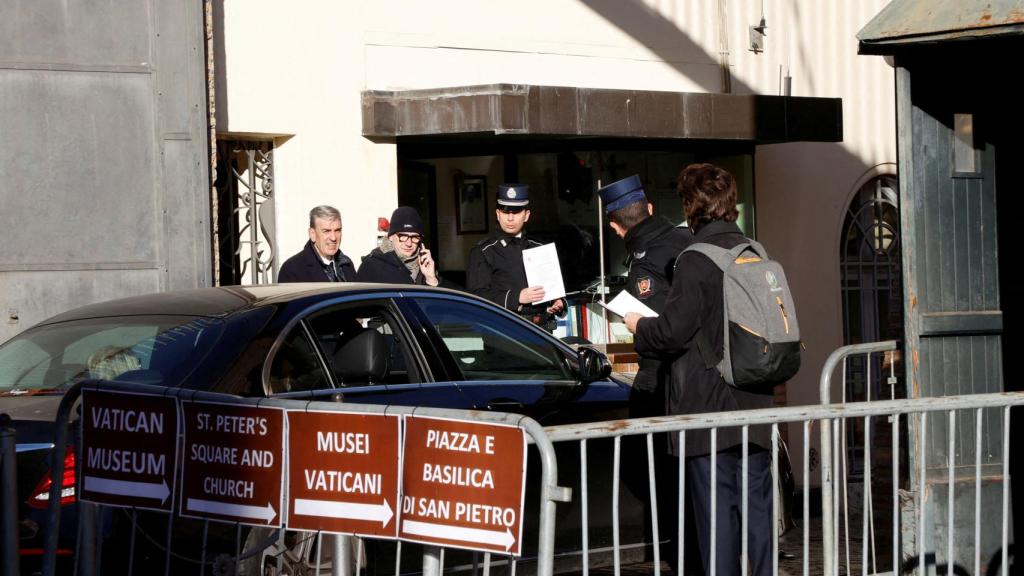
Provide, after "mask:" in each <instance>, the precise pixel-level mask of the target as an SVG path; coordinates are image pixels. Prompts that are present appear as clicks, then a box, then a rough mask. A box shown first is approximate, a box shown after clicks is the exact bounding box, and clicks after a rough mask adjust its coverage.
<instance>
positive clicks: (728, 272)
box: [625, 164, 800, 576]
mask: <svg viewBox="0 0 1024 576" xmlns="http://www.w3.org/2000/svg"><path fill="white" fill-rule="evenodd" d="M678 190H679V193H680V196H681V197H682V202H683V213H684V216H685V217H686V220H687V223H688V225H689V227H690V230H691V231H692V233H693V234H694V241H695V243H694V244H693V245H691V246H690V247H689V248H687V249H686V250H684V251H683V253H682V254H680V255H679V257H678V258H677V259H676V263H675V267H676V269H677V270H685V273H677V274H675V275H674V276H673V279H672V286H671V288H670V290H669V294H668V298H667V300H666V302H665V306H664V309H663V312H662V314H661V315H659V316H658V317H655V318H643V317H641V316H640V315H639V314H635V313H629V314H627V316H626V318H625V323H626V327H627V328H628V329H629V331H630V332H632V333H633V334H634V341H633V344H634V347H635V349H636V351H637V352H638V353H640V354H645V355H662V356H667V357H670V358H673V360H672V365H671V369H670V370H671V377H670V385H669V390H668V394H667V404H668V405H667V412H668V413H669V414H698V413H704V412H726V411H732V410H749V409H756V408H770V407H771V406H772V404H773V392H774V386H775V385H776V384H778V383H780V382H782V381H785V380H786V379H788V378H789V377H791V376H792V375H793V374H794V373H795V372H796V369H798V368H799V348H800V343H799V331H798V328H797V325H796V316H795V313H794V310H793V303H792V298H791V297H790V295H789V290H788V286H787V285H786V281H785V275H784V274H783V273H782V268H781V267H780V266H779V265H778V263H776V262H774V261H771V260H770V259H769V258H768V256H767V254H765V253H764V249H763V248H762V247H761V246H760V245H759V244H757V243H756V242H754V241H752V240H750V239H749V238H747V237H745V236H744V235H743V233H742V232H741V231H740V228H739V226H737V225H736V218H737V217H738V216H739V211H738V210H737V209H736V181H735V179H734V178H733V176H732V175H731V174H730V173H729V172H728V171H726V170H724V169H722V168H719V167H717V166H714V165H711V164H691V165H689V166H687V167H686V168H684V169H683V171H682V172H681V173H680V174H679V180H678ZM748 283H749V285H747V284H748ZM744 292H745V293H747V295H748V296H749V295H752V296H753V297H752V298H750V299H749V300H748V301H744V300H743V296H742V293H744ZM727 314H728V317H727ZM741 319H742V320H741ZM765 325H768V326H767V327H766V326H765ZM755 333H756V334H755ZM794 357H795V360H794ZM669 438H670V444H671V450H672V453H673V454H675V455H677V456H680V457H684V456H685V457H686V458H687V459H688V460H687V467H686V473H687V486H689V487H690V488H691V491H690V495H691V499H692V502H693V506H694V513H695V516H696V518H695V520H696V523H697V540H698V544H699V545H700V549H701V556H702V561H703V564H704V569H705V572H706V573H708V574H710V573H711V550H710V546H711V538H710V536H711V530H710V524H711V515H712V511H711V504H712V502H711V461H712V459H711V451H712V447H711V435H710V432H709V431H706V430H704V431H696V432H689V433H687V435H686V446H678V445H677V444H678V436H677V435H674V434H670V435H669ZM742 443H743V438H742V429H741V428H739V427H730V428H721V429H719V430H718V432H717V436H716V454H715V456H716V458H715V461H716V470H717V471H716V474H717V476H716V489H717V497H716V507H715V517H716V526H717V529H716V535H715V542H716V545H715V569H716V573H717V574H719V575H722V576H736V575H739V574H740V573H741V572H740V562H741V534H740V529H739V527H740V526H741V523H740V522H741V518H742V508H741V507H742V500H743V493H742V486H743V484H742V482H743V478H742V470H743V468H742V466H743V462H742V454H743V452H742V450H743V446H742ZM770 448H771V430H770V428H769V427H767V426H751V427H750V429H749V444H748V451H749V452H748V454H749V462H748V472H747V479H748V490H747V496H748V514H749V516H748V531H747V537H748V541H747V542H748V554H749V562H750V567H751V569H752V571H751V574H752V575H753V576H767V575H769V574H771V572H772V558H771V549H772V543H771V534H772V526H771V522H772V478H771V452H770Z"/></svg>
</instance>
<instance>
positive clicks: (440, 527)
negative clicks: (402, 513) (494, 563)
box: [402, 520, 516, 550]
mask: <svg viewBox="0 0 1024 576" xmlns="http://www.w3.org/2000/svg"><path fill="white" fill-rule="evenodd" d="M402 531H403V532H406V533H408V534H415V535H417V536H429V537H431V538H444V539H445V540H459V541H461V542H475V543H478V544H492V545H495V546H501V547H503V548H504V549H505V550H508V549H509V548H511V547H512V545H513V544H515V543H516V537H515V536H513V535H512V532H510V531H509V529H508V528H505V531H504V532H497V531H494V530H481V529H479V528H464V527H462V526H445V525H444V524H430V523H427V522H417V521H416V520H403V521H402Z"/></svg>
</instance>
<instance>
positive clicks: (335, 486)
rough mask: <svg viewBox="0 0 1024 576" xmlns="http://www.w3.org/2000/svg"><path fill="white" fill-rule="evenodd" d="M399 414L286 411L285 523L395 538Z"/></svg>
mask: <svg viewBox="0 0 1024 576" xmlns="http://www.w3.org/2000/svg"><path fill="white" fill-rule="evenodd" d="M400 426H401V421H400V419H399V417H398V416H385V415H383V414H353V413H341V412H305V411H299V410H289V411H288V521H287V524H288V528H291V529H294V530H310V531H315V530H322V531H324V532H335V533H342V534H358V535H362V536H373V537H376V538H395V537H396V536H397V532H398V478H399V473H400V469H399V464H400V461H399V454H398V438H399V436H400V434H399V430H400V428H399V427H400Z"/></svg>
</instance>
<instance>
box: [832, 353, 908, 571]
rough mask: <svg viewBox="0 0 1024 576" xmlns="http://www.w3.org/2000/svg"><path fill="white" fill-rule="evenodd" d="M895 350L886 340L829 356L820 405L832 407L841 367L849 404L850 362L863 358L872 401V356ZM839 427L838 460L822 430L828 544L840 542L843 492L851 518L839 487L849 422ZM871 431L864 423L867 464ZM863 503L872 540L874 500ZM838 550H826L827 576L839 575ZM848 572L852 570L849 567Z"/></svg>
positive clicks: (892, 375) (867, 480) (842, 391)
mask: <svg viewBox="0 0 1024 576" xmlns="http://www.w3.org/2000/svg"><path fill="white" fill-rule="evenodd" d="M896 350H897V342H896V341H895V340H886V341H883V342H868V343H865V344H852V345H849V346H843V347H842V348H838V349H836V350H835V351H834V352H832V354H830V355H829V357H828V359H827V360H826V361H825V366H824V368H822V370H821V379H820V386H819V395H820V400H821V404H822V405H825V404H831V403H832V374H833V372H835V369H836V368H837V367H841V375H842V386H841V388H840V397H841V398H842V400H841V403H842V404H845V403H846V398H847V395H848V394H847V392H848V391H847V388H846V376H847V365H848V361H849V360H850V358H852V357H856V356H864V367H865V370H866V372H867V374H866V376H865V400H868V401H870V400H871V387H870V382H871V367H872V362H871V356H872V355H873V354H878V353H882V354H885V353H893V352H895V351H896ZM895 365H896V362H895V361H893V362H890V364H889V369H890V378H889V384H890V386H893V387H894V386H895V380H896V378H895V370H896V367H895ZM890 399H891V400H895V393H893V395H892V396H890ZM892 422H893V429H894V430H897V431H898V422H899V419H898V416H895V417H894V418H893V420H892ZM838 424H839V426H838V427H837V430H836V431H835V432H836V438H837V439H842V440H841V445H842V446H841V449H840V447H839V446H837V447H836V450H835V457H834V458H833V446H832V440H833V438H832V435H833V426H822V427H821V491H822V494H823V495H824V494H831V495H833V497H831V498H825V497H823V498H822V501H821V506H822V512H821V513H822V538H823V539H824V541H825V542H836V541H837V540H836V539H837V538H838V532H837V530H836V523H837V521H838V516H839V511H840V507H839V506H838V500H839V496H838V495H839V493H840V492H842V495H843V501H844V505H843V506H842V507H841V509H842V511H843V517H844V518H846V519H847V521H849V517H850V515H849V507H848V501H847V491H846V490H845V489H843V490H840V487H843V488H845V486H846V482H845V480H846V470H847V466H846V454H847V448H846V440H847V435H846V421H845V420H843V421H841V422H839V423H838ZM869 431H870V427H869V421H867V420H865V433H864V454H865V462H867V461H868V460H867V458H868V457H870V454H871V439H870V434H869ZM894 435H898V432H894ZM836 470H842V471H843V480H844V481H843V482H842V483H836V482H834V479H833V476H834V474H835V473H836ZM864 470H865V472H866V477H865V482H864V486H865V487H867V486H870V483H871V468H870V467H869V466H865V468H864ZM865 493H866V490H865ZM864 502H865V504H866V506H867V509H866V510H865V511H864V514H865V520H866V521H867V522H869V523H870V524H871V526H872V530H871V535H872V537H873V536H874V529H873V528H874V521H873V520H874V519H873V515H874V507H873V506H871V503H872V499H871V498H864ZM849 534H850V530H849V525H847V526H846V535H847V537H849ZM849 546H850V544H849V542H848V541H847V542H846V547H847V558H849ZM836 548H838V546H837V545H836V546H826V547H825V550H824V554H825V556H824V563H825V574H835V573H836V572H835V570H836V569H838V563H837V560H836V556H835V555H834V554H833V551H834V550H835V549H836ZM847 568H848V569H849V566H848V567H847Z"/></svg>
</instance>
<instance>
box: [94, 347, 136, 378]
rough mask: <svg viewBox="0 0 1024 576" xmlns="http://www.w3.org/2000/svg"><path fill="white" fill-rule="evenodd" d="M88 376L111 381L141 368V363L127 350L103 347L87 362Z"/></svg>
mask: <svg viewBox="0 0 1024 576" xmlns="http://www.w3.org/2000/svg"><path fill="white" fill-rule="evenodd" d="M87 364H88V366H89V376H90V377H91V378H96V379H99V380H113V379H114V378H117V377H118V376H120V375H121V374H124V373H125V372H129V371H131V370H138V369H140V368H142V362H139V359H138V358H137V357H136V356H135V354H133V353H132V351H131V350H129V349H127V348H118V347H117V346H104V347H102V348H100V349H99V350H97V351H95V352H93V353H92V355H91V356H89V360H88V363H87Z"/></svg>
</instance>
